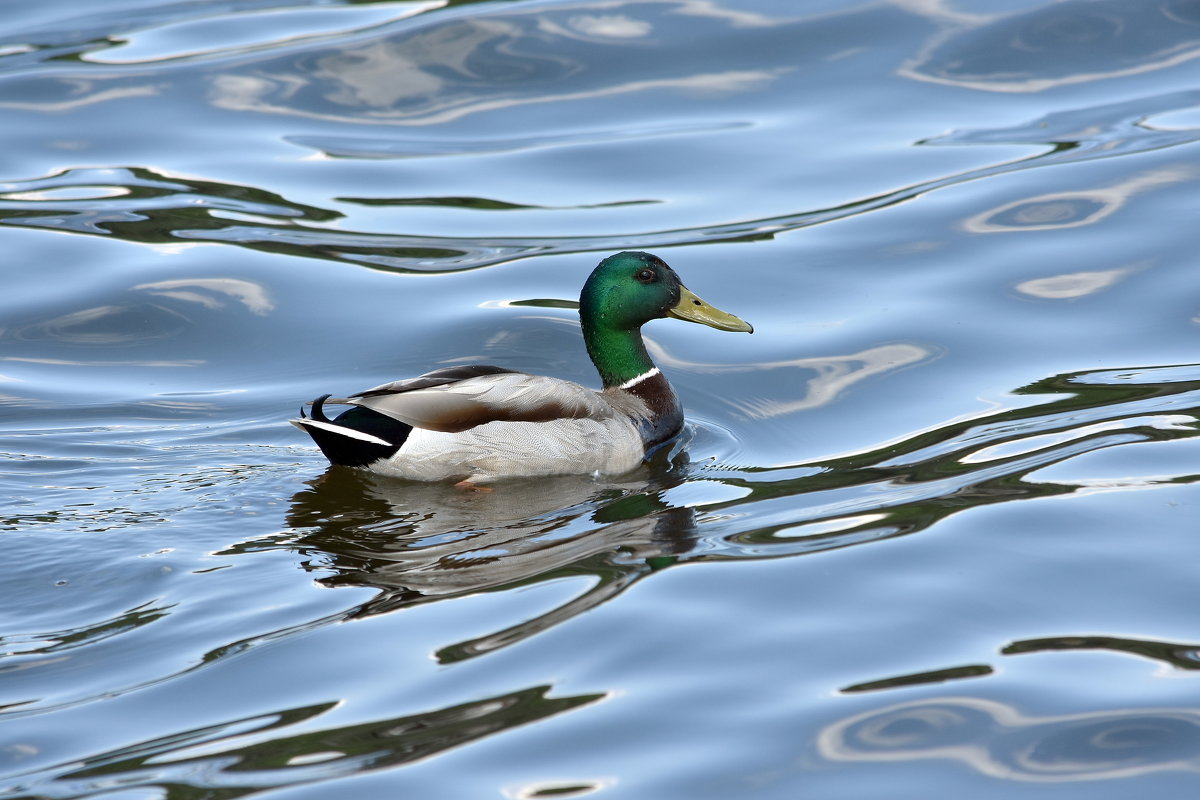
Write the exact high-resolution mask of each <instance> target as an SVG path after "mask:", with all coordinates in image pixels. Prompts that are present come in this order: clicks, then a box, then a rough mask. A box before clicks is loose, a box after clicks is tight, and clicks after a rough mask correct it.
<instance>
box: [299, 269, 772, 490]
mask: <svg viewBox="0 0 1200 800" xmlns="http://www.w3.org/2000/svg"><path fill="white" fill-rule="evenodd" d="M662 317H674V318H676V319H682V320H687V321H689V322H699V323H701V324H703V325H708V326H710V327H713V328H717V329H718V330H723V331H745V332H746V333H752V332H753V331H754V329H753V328H752V327H751V326H750V324H749V323H746V322H743V321H742V320H740V319H738V318H737V317H735V316H733V315H732V314H727V313H725V312H724V311H721V310H719V309H717V308H714V307H713V306H711V305H709V304H708V303H705V302H704V301H703V300H701V299H700V298H699V297H697V296H696V295H694V294H692V292H690V291H688V289H687V287H685V286H684V285H683V284H682V283H681V282H680V280H679V276H678V275H676V274H675V270H673V269H671V268H670V267H669V266H667V264H666V262H665V261H663V260H662V259H661V258H658V257H657V256H654V255H651V254H650V253H640V252H624V253H617V254H616V255H612V256H609V257H608V258H606V259H604V260H603V261H601V262H600V264H599V265H598V266H597V267H596V269H595V270H593V271H592V274H591V275H590V276H589V277H588V279H587V282H586V283H585V284H584V285H583V291H582V293H581V294H580V296H579V320H580V323H581V327H582V328H583V341H584V344H585V345H586V346H587V352H588V355H589V356H590V357H591V359H592V363H593V364H594V365H595V366H596V370H597V371H598V372H599V373H600V379H601V381H602V382H603V384H604V388H603V389H601V390H599V391H595V390H593V389H588V388H585V387H583V386H581V385H579V384H578V383H573V382H571V381H566V380H561V379H559V378H550V377H544V376H541V375H529V374H527V373H524V372H516V371H514V370H511V369H504V368H503V367H492V366H483V365H474V366H456V367H446V368H444V369H437V370H434V371H433V372H427V373H425V374H424V375H420V376H418V377H416V378H409V379H408V380H401V381H394V382H392V383H385V384H383V385H382V386H376V387H375V388H374V389H368V390H366V391H365V392H358V393H357V394H352V395H350V396H349V397H344V398H338V399H331V398H330V395H322V396H321V397H318V398H317V399H316V400H314V401H313V402H312V413H311V415H309V416H305V414H304V411H303V409H301V411H300V418H299V419H293V420H291V423H292V424H293V425H295V426H296V427H298V428H300V429H301V430H303V431H305V432H306V433H308V435H309V436H311V437H312V438H313V441H315V442H316V443H317V446H318V447H320V448H321V452H323V453H324V454H325V456H326V458H328V459H329V460H330V462H331V463H333V464H340V465H344V466H349V467H360V468H365V469H367V470H370V471H371V472H375V473H379V474H383V475H392V476H395V477H399V478H407V479H413V480H426V481H441V480H450V479H457V480H458V481H459V482H460V483H461V484H462V485H464V486H472V485H476V484H479V483H488V482H491V481H494V480H496V479H498V478H503V477H509V476H514V477H515V476H534V475H556V474H572V473H602V474H619V473H622V472H628V471H629V470H631V469H633V468H634V467H636V466H637V465H638V464H640V463H641V462H642V460H643V459H644V458H645V457H646V454H647V453H649V452H651V451H653V450H655V449H656V448H658V447H659V446H660V445H662V444H664V443H666V442H668V441H670V440H671V439H672V438H674V437H675V436H677V435H678V434H679V432H680V430H682V428H683V410H682V409H681V408H680V405H679V399H678V398H677V397H676V396H675V392H674V390H673V389H672V388H671V384H670V383H669V382H668V381H667V378H666V376H665V375H663V374H662V373H661V372H659V370H658V367H656V366H654V362H653V361H651V360H650V356H649V354H648V353H647V352H646V345H645V343H644V342H643V341H642V330H641V329H642V325H643V324H645V323H647V322H649V321H650V320H652V319H660V318H662ZM326 403H340V404H348V405H350V406H352V408H350V409H348V410H347V411H345V412H343V413H342V414H340V415H339V416H337V417H336V418H335V419H332V420H331V419H329V418H328V417H327V416H325V412H324V410H323V408H324V405H325V404H326Z"/></svg>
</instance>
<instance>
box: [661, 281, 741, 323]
mask: <svg viewBox="0 0 1200 800" xmlns="http://www.w3.org/2000/svg"><path fill="white" fill-rule="evenodd" d="M667 315H668V316H671V317H674V318H675V319H684V320H687V321H688V322H699V323H700V324H701V325H707V326H708V327H710V328H716V329H717V330H721V331H744V332H746V333H754V326H753V325H751V324H750V323H749V322H746V321H745V320H741V319H738V318H737V317H735V316H734V315H733V314H728V313H726V312H724V311H722V310H721V309H719V308H717V307H716V306H710V305H709V304H708V303H706V302H704V301H703V300H701V299H700V298H699V297H696V295H694V294H692V292H691V291H690V290H689V289H688V288H687V287H686V286H680V287H679V302H678V303H676V304H675V306H674V307H673V308H671V309H669V310H668V311H667Z"/></svg>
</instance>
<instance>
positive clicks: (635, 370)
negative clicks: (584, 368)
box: [581, 319, 657, 389]
mask: <svg viewBox="0 0 1200 800" xmlns="http://www.w3.org/2000/svg"><path fill="white" fill-rule="evenodd" d="M581 323H582V326H583V341H584V344H586V345H587V351H588V355H589V356H590V357H591V359H592V363H593V364H595V365H596V370H597V371H598V372H599V373H600V379H601V380H602V381H604V388H605V389H618V388H629V386H631V385H634V384H635V383H636V382H637V381H638V379H639V378H641V379H644V377H645V376H647V375H648V374H649V373H651V372H655V373H657V368H656V367H655V366H654V362H653V361H651V360H650V354H649V353H647V352H646V343H645V342H643V341H642V332H641V329H639V328H634V329H633V330H619V329H615V328H611V327H607V326H605V325H598V324H596V323H595V322H594V321H593V320H588V319H583V320H581Z"/></svg>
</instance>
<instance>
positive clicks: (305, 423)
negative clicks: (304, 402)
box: [288, 419, 392, 447]
mask: <svg viewBox="0 0 1200 800" xmlns="http://www.w3.org/2000/svg"><path fill="white" fill-rule="evenodd" d="M288 422H290V423H292V424H293V425H295V426H296V427H297V428H300V429H301V430H304V429H305V428H320V429H321V430H323V431H329V432H330V433H336V434H338V435H339V436H345V437H346V438H347V439H357V440H358V441H360V442H370V443H371V444H381V445H383V446H384V447H391V446H392V443H391V442H388V441H385V440H383V439H380V438H379V437H378V436H372V435H371V434H369V433H363V432H362V431H356V430H354V429H353V428H347V427H345V426H344V425H334V424H333V423H332V422H321V420H319V419H289V420H288Z"/></svg>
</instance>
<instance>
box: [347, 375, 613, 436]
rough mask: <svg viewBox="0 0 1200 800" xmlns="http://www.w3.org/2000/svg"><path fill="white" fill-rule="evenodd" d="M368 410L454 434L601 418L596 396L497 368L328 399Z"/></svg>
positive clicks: (607, 410) (601, 403) (605, 404)
mask: <svg viewBox="0 0 1200 800" xmlns="http://www.w3.org/2000/svg"><path fill="white" fill-rule="evenodd" d="M329 402H333V403H349V404H351V405H356V406H361V407H363V408H369V409H371V410H372V411H376V412H378V413H380V414H384V415H386V416H389V417H391V418H393V419H397V420H400V421H401V422H404V423H406V424H408V425H412V426H413V427H415V428H425V429H427V430H433V431H444V432H447V433H457V432H459V431H465V430H468V429H470V428H474V427H476V426H477V425H483V424H485V423H488V422H550V421H553V420H558V419H583V418H592V419H607V418H609V417H611V416H613V415H614V414H615V413H617V412H616V411H615V410H614V408H613V406H612V405H611V403H610V402H609V401H608V400H607V399H605V398H604V397H602V396H601V395H600V394H599V393H598V392H595V391H592V390H591V389H587V388H585V387H583V386H580V385H579V384H577V383H573V382H571V381H565V380H561V379H559V378H548V377H545V376H542V375H529V374H527V373H524V372H513V371H512V370H505V369H501V368H499V367H478V366H476V367H449V368H446V369H440V370H435V371H434V372H429V373H426V374H425V375H421V376H419V377H416V378H410V379H409V380H404V381H395V382H393V383H385V384H383V385H382V386H376V387H375V388H374V389H368V390H367V391H365V392H359V393H357V394H353V395H351V396H349V397H345V398H340V399H335V400H330V401H329Z"/></svg>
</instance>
